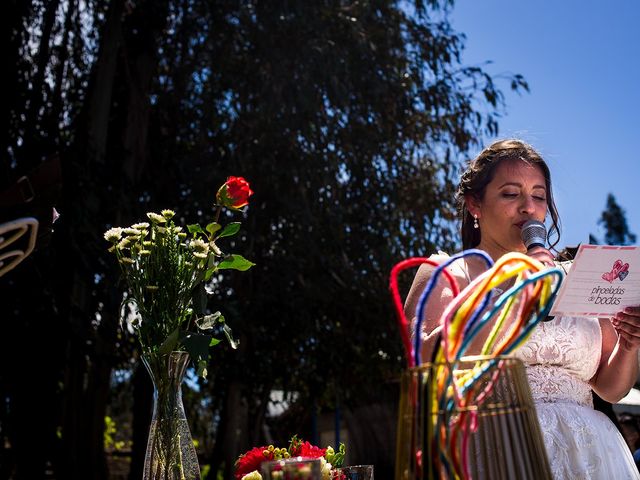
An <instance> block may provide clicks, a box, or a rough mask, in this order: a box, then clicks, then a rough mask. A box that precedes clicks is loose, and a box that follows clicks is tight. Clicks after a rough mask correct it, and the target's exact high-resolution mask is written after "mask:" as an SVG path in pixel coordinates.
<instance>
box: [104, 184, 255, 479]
mask: <svg viewBox="0 0 640 480" xmlns="http://www.w3.org/2000/svg"><path fill="white" fill-rule="evenodd" d="M252 193H253V192H252V191H251V188H250V187H249V184H248V183H247V182H246V180H245V179H244V178H241V177H229V178H228V179H227V181H226V182H225V183H224V184H223V185H222V186H221V187H220V188H219V189H218V192H217V194H216V202H215V205H214V206H215V208H216V210H215V218H214V220H213V221H212V222H211V223H209V224H208V225H206V227H204V228H202V227H201V226H200V225H199V224H194V225H188V226H187V228H186V231H184V230H183V228H182V227H180V226H178V225H176V223H175V221H174V218H175V212H174V211H172V210H162V211H161V212H160V213H154V212H150V213H147V218H148V221H146V222H139V223H135V224H133V225H131V226H130V227H127V228H120V227H115V228H111V229H109V230H107V232H105V234H104V238H105V239H106V240H107V241H108V242H109V243H110V244H111V246H110V247H109V252H112V253H113V254H115V256H116V258H117V260H118V263H119V265H120V267H121V273H122V277H123V279H124V281H125V284H126V287H127V295H126V296H125V298H124V300H123V305H122V308H121V318H122V319H123V320H124V319H126V324H127V326H128V329H129V330H130V331H133V333H134V334H135V335H136V336H137V338H138V340H139V341H140V346H141V348H142V360H143V363H144V365H145V367H146V368H147V370H148V371H149V374H150V375H151V377H152V380H153V383H154V411H153V419H152V422H151V428H150V433H149V441H148V445H147V458H146V460H145V470H144V476H143V478H153V479H165V478H172V479H173V478H181V479H182V478H200V473H199V467H198V462H197V457H196V453H195V449H194V447H193V442H192V440H191V434H190V432H189V427H188V424H187V422H186V417H185V415H184V409H183V406H182V397H181V388H180V386H181V382H182V379H183V377H184V374H185V371H186V367H187V363H188V361H189V358H191V359H193V361H194V362H195V364H196V366H197V372H198V375H201V376H203V377H206V375H207V365H208V363H209V348H210V347H212V346H214V345H217V344H218V343H220V340H219V339H217V338H214V336H213V332H214V329H215V328H216V327H218V328H219V330H221V331H222V332H223V333H224V335H225V336H226V338H227V340H228V341H229V343H230V345H231V347H232V348H236V347H237V342H236V341H235V340H234V339H233V335H232V333H231V329H230V328H229V327H228V325H227V324H226V323H225V319H224V316H223V315H222V314H221V313H220V312H215V313H212V314H206V313H205V307H206V288H205V284H206V283H207V282H211V281H212V279H214V277H213V276H214V274H215V273H216V272H218V271H220V270H224V269H235V270H241V271H244V270H247V269H249V268H251V267H252V266H253V265H254V264H253V263H252V262H250V261H249V260H247V259H245V258H244V257H243V256H241V255H236V254H224V253H223V252H222V250H221V249H220V247H219V246H218V241H219V240H220V239H222V238H225V237H230V236H233V235H235V234H236V233H237V232H238V231H239V230H240V222H231V223H229V224H227V225H226V226H224V227H223V226H222V225H221V224H220V223H218V221H219V217H220V213H221V211H222V209H224V208H227V209H230V210H232V211H241V209H242V207H244V206H246V205H247V204H248V198H249V196H250V195H252Z"/></svg>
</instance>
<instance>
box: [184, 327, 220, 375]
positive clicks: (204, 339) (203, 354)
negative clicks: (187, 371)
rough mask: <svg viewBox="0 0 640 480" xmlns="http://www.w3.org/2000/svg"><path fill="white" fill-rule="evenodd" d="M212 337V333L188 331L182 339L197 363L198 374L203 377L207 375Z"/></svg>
mask: <svg viewBox="0 0 640 480" xmlns="http://www.w3.org/2000/svg"><path fill="white" fill-rule="evenodd" d="M212 338H213V337H212V336H211V335H205V334H203V333H192V332H188V333H187V334H186V335H185V336H184V338H183V339H182V344H183V345H184V348H185V350H186V351H187V352H189V355H190V356H191V358H192V359H193V361H194V363H195V364H196V365H197V369H198V375H201V376H203V377H206V375H207V372H206V367H207V364H208V363H209V345H210V344H211V339H212Z"/></svg>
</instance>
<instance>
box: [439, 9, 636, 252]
mask: <svg viewBox="0 0 640 480" xmlns="http://www.w3.org/2000/svg"><path fill="white" fill-rule="evenodd" d="M449 18H450V21H451V23H452V25H453V28H454V29H455V30H457V31H459V32H463V33H465V34H466V36H467V41H466V48H465V51H464V54H463V58H462V61H463V63H464V64H467V65H468V64H480V63H483V62H486V61H491V62H492V63H491V64H490V65H487V66H486V67H485V70H487V71H488V72H489V73H491V74H492V75H499V74H503V73H520V74H522V75H523V76H524V77H525V79H526V80H527V81H528V83H529V87H530V90H531V91H530V93H524V94H522V95H518V94H516V93H512V92H511V91H510V90H509V89H508V84H507V83H506V82H502V83H499V85H500V87H501V89H502V90H503V92H505V94H506V95H505V96H506V103H507V106H506V113H505V115H504V116H503V117H502V118H501V120H500V134H499V137H501V138H502V137H518V138H521V139H523V140H525V141H527V142H529V143H530V144H532V145H533V146H534V147H535V148H536V149H537V150H538V151H539V152H540V153H541V154H542V155H543V157H544V158H545V160H546V161H547V162H548V163H549V167H550V168H551V174H552V178H553V185H554V195H555V197H556V203H557V205H558V210H559V211H560V217H561V220H562V237H561V239H560V243H559V244H558V247H560V248H561V247H564V246H565V245H576V244H578V243H581V242H582V243H586V242H587V239H588V235H589V233H593V234H594V235H596V237H599V238H602V236H603V231H602V229H601V228H599V227H598V225H597V221H598V219H599V217H600V215H601V213H602V211H603V210H604V207H605V202H606V198H607V194H608V193H613V195H614V196H615V197H616V200H617V202H618V204H619V205H620V206H621V207H622V208H623V209H624V210H625V212H626V217H627V222H628V224H629V227H630V230H631V231H632V232H633V233H635V234H636V235H638V238H639V239H640V122H639V121H638V117H639V115H640V2H638V1H637V0H607V1H599V2H596V1H589V0H586V1H585V0H583V1H578V0H540V1H531V0H511V1H508V0H502V1H500V0H457V1H456V2H455V5H454V7H453V10H452V12H451V14H450V17H449ZM490 140H492V139H488V141H490ZM472 153H474V154H475V153H477V152H472Z"/></svg>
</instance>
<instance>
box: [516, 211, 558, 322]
mask: <svg viewBox="0 0 640 480" xmlns="http://www.w3.org/2000/svg"><path fill="white" fill-rule="evenodd" d="M520 235H521V236H522V241H523V242H524V246H525V247H527V251H529V250H531V249H532V248H534V247H544V245H545V241H546V238H547V228H546V227H545V226H544V223H542V222H539V221H538V220H528V221H526V222H525V224H524V225H522V232H520ZM553 318H554V317H551V316H547V318H545V319H543V320H542V321H543V322H548V321H550V320H553Z"/></svg>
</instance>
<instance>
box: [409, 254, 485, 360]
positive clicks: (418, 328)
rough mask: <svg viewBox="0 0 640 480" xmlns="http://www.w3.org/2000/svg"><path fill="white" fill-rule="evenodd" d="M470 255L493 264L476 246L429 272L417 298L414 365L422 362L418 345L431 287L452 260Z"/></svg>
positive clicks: (420, 339) (420, 341)
mask: <svg viewBox="0 0 640 480" xmlns="http://www.w3.org/2000/svg"><path fill="white" fill-rule="evenodd" d="M470 255H477V256H479V257H481V258H482V259H483V260H484V261H485V262H486V263H487V266H488V268H491V267H492V266H493V260H491V257H489V255H487V254H486V252H484V251H483V250H479V249H477V248H472V249H469V250H464V251H463V252H460V253H458V254H456V255H454V256H452V257H450V258H449V259H448V260H447V261H445V262H443V263H441V264H440V265H439V266H438V267H437V268H436V269H435V270H434V271H433V273H432V274H431V278H429V281H428V282H427V286H426V287H425V289H424V290H423V291H422V294H421V295H420V299H419V300H418V307H417V309H416V334H415V339H414V352H413V358H414V359H415V365H416V366H419V365H421V364H422V355H421V353H420V346H421V345H420V344H421V343H422V335H421V332H422V321H423V316H424V309H425V305H426V303H427V300H428V298H429V296H430V295H431V291H432V290H433V287H434V286H435V284H436V281H437V279H438V277H439V276H440V273H441V272H442V270H444V269H445V268H446V267H448V266H449V265H451V264H452V263H453V262H455V261H456V260H458V259H459V258H463V257H466V256H470ZM483 308H484V304H483Z"/></svg>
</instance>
